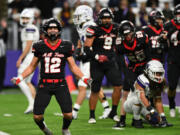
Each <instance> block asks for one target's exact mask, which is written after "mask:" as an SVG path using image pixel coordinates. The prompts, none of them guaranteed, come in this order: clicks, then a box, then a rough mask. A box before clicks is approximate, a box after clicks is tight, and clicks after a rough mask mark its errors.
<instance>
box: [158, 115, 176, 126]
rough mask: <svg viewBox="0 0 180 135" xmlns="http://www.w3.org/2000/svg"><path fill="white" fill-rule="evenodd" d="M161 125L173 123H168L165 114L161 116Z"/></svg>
mask: <svg viewBox="0 0 180 135" xmlns="http://www.w3.org/2000/svg"><path fill="white" fill-rule="evenodd" d="M159 125H160V127H171V126H173V124H171V123H168V122H167V120H166V117H165V116H162V117H161V122H160V124H159Z"/></svg>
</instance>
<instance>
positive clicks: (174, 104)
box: [168, 96, 176, 109]
mask: <svg viewBox="0 0 180 135" xmlns="http://www.w3.org/2000/svg"><path fill="white" fill-rule="evenodd" d="M168 99H169V108H170V109H175V106H176V103H175V100H174V99H175V96H173V97H169V96H168Z"/></svg>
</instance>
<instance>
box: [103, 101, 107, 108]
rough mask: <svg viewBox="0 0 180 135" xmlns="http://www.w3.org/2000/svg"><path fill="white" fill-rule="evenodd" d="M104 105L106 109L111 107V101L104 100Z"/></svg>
mask: <svg viewBox="0 0 180 135" xmlns="http://www.w3.org/2000/svg"><path fill="white" fill-rule="evenodd" d="M102 106H103V108H104V109H107V108H109V103H108V101H104V102H103V103H102Z"/></svg>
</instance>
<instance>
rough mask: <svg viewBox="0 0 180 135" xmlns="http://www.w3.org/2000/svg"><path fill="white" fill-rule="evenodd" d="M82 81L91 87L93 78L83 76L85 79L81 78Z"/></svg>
mask: <svg viewBox="0 0 180 135" xmlns="http://www.w3.org/2000/svg"><path fill="white" fill-rule="evenodd" d="M81 80H82V81H83V82H84V83H85V84H87V85H89V86H91V83H92V79H91V78H88V77H86V76H83V77H82V78H81Z"/></svg>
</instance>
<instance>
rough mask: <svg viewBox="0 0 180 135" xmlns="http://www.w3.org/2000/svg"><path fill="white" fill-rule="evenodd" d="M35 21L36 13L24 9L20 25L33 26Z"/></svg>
mask: <svg viewBox="0 0 180 135" xmlns="http://www.w3.org/2000/svg"><path fill="white" fill-rule="evenodd" d="M33 21H34V13H33V11H32V10H29V9H24V10H23V11H22V12H21V14H20V24H21V25H22V26H23V27H26V26H27V25H28V24H32V23H33Z"/></svg>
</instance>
